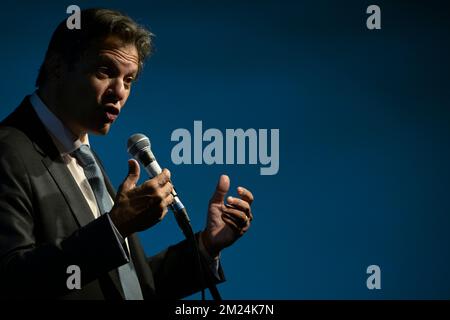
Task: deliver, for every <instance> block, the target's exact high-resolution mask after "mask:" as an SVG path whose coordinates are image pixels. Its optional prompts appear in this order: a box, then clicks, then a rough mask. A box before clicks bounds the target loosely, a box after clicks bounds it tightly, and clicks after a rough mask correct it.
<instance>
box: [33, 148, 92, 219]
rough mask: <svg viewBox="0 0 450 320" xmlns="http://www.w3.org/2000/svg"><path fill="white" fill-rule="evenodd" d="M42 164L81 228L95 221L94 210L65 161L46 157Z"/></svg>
mask: <svg viewBox="0 0 450 320" xmlns="http://www.w3.org/2000/svg"><path fill="white" fill-rule="evenodd" d="M42 162H43V163H44V165H45V166H46V167H47V170H48V171H49V173H50V175H51V176H52V177H53V180H54V181H55V183H56V184H57V185H58V188H59V190H60V191H61V194H62V195H63V197H64V199H65V200H66V202H67V205H68V206H69V208H70V211H71V212H72V215H73V217H74V218H75V220H76V221H77V222H78V224H79V226H80V227H83V226H85V225H87V224H88V223H89V222H91V221H93V220H94V216H93V214H92V210H91V208H90V207H89V205H88V204H87V202H86V199H85V198H84V196H83V194H82V193H81V190H80V188H79V186H78V184H77V183H76V181H75V179H74V178H73V176H72V174H71V173H70V171H69V169H68V168H67V165H66V164H65V163H64V162H63V160H62V159H61V158H60V159H57V160H56V161H55V160H54V159H51V158H50V157H48V156H47V157H45V158H44V159H42Z"/></svg>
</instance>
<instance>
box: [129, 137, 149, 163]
mask: <svg viewBox="0 0 450 320" xmlns="http://www.w3.org/2000/svg"><path fill="white" fill-rule="evenodd" d="M127 147H128V148H127V149H128V153H129V154H131V155H132V156H133V157H135V156H136V155H137V154H138V153H139V152H140V151H142V150H144V149H148V150H150V140H149V139H148V137H147V136H146V135H144V134H142V133H135V134H133V135H132V136H131V137H129V138H128V144H127Z"/></svg>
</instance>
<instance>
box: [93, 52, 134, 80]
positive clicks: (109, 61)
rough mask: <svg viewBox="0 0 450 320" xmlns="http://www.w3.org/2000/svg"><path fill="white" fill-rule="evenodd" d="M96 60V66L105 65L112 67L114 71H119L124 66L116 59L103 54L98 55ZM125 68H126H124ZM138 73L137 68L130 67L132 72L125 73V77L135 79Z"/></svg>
mask: <svg viewBox="0 0 450 320" xmlns="http://www.w3.org/2000/svg"><path fill="white" fill-rule="evenodd" d="M97 58H98V60H97V62H96V65H98V64H102V63H103V64H107V65H108V66H112V67H114V69H115V70H116V71H121V66H123V65H124V64H122V63H121V62H120V61H119V60H118V59H114V58H113V57H110V56H109V55H107V54H105V53H100V54H99V55H98V56H97ZM128 64H130V65H131V64H133V63H132V62H130V63H128ZM125 68H127V67H126V66H125ZM138 72H139V68H134V66H133V67H132V70H131V71H129V72H128V73H127V75H132V76H133V77H136V76H137V74H138Z"/></svg>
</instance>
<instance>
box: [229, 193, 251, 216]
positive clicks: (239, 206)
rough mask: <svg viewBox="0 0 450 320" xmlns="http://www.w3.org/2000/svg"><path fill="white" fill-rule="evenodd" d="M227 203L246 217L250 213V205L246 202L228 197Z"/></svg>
mask: <svg viewBox="0 0 450 320" xmlns="http://www.w3.org/2000/svg"><path fill="white" fill-rule="evenodd" d="M227 203H228V204H230V205H232V206H233V207H234V208H236V209H239V210H242V211H244V212H245V214H247V215H249V213H250V204H249V203H248V202H247V201H244V200H241V199H238V198H235V197H228V198H227Z"/></svg>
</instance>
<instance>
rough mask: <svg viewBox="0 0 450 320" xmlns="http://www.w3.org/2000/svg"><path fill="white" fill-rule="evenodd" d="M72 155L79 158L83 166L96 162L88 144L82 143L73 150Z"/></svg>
mask: <svg viewBox="0 0 450 320" xmlns="http://www.w3.org/2000/svg"><path fill="white" fill-rule="evenodd" d="M72 156H74V157H75V158H76V159H77V160H78V162H79V164H80V165H81V166H82V167H83V168H85V167H87V166H89V165H92V164H95V158H94V155H93V154H92V151H91V149H90V148H89V146H88V145H87V144H82V145H81V147H79V148H78V149H77V150H75V151H74V152H72Z"/></svg>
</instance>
